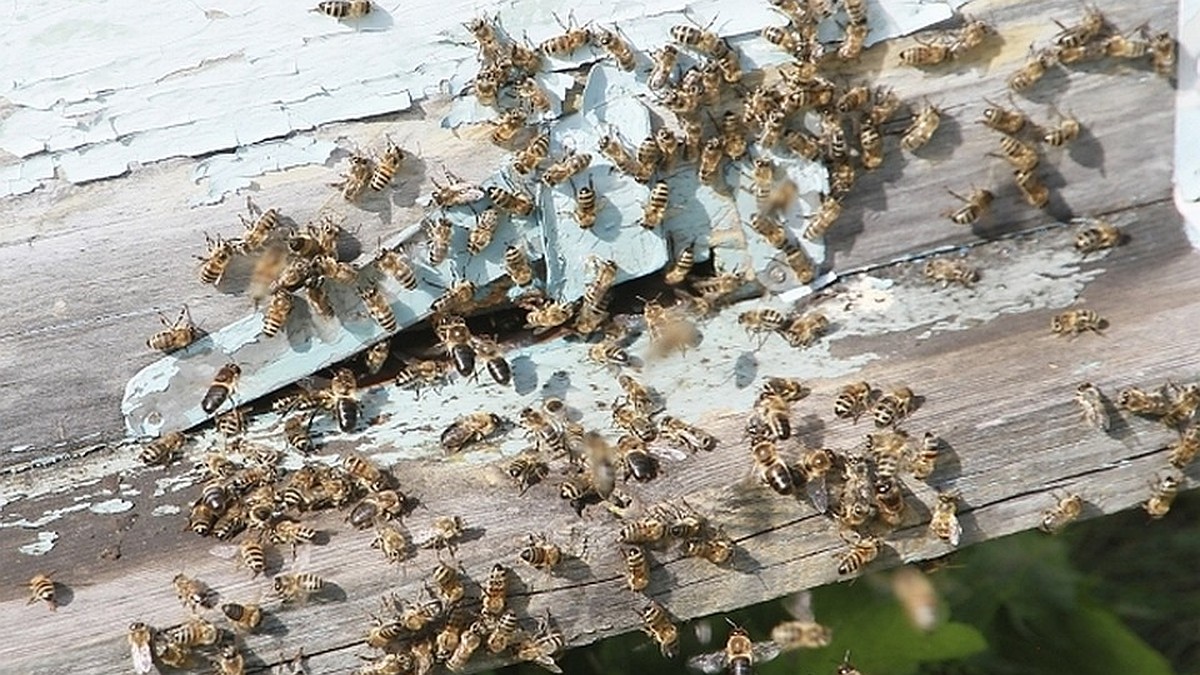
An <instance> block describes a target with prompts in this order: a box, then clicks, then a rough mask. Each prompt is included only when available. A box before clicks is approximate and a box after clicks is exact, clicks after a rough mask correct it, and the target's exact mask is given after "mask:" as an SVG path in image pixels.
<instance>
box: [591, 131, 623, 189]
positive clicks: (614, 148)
mask: <svg viewBox="0 0 1200 675" xmlns="http://www.w3.org/2000/svg"><path fill="white" fill-rule="evenodd" d="M599 146H600V153H601V154H603V155H604V156H605V157H607V158H608V159H609V161H611V162H612V163H613V166H616V167H617V168H618V169H621V170H622V171H629V170H631V168H632V167H633V166H634V162H633V157H631V156H630V155H629V151H628V150H626V149H625V146H624V145H623V144H622V143H621V139H619V138H617V137H616V136H614V135H612V134H607V135H604V136H601V137H600V140H599ZM589 186H590V181H589Z"/></svg>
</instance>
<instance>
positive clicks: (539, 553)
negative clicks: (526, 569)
mask: <svg viewBox="0 0 1200 675" xmlns="http://www.w3.org/2000/svg"><path fill="white" fill-rule="evenodd" d="M518 556H519V557H520V558H521V560H522V561H524V562H525V563H526V564H527V565H529V566H531V567H533V568H535V569H539V570H543V571H548V570H552V569H554V568H555V567H557V566H558V564H559V562H561V561H562V557H563V554H562V549H560V548H559V547H558V545H557V544H551V543H550V542H548V541H547V540H546V535H544V534H539V535H533V534H530V535H527V536H526V542H525V546H524V548H522V549H521V551H520V553H519V554H518Z"/></svg>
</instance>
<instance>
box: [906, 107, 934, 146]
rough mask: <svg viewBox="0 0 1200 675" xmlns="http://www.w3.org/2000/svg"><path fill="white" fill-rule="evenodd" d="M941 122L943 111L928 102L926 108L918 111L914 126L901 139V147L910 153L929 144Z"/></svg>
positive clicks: (914, 118) (910, 126)
mask: <svg viewBox="0 0 1200 675" xmlns="http://www.w3.org/2000/svg"><path fill="white" fill-rule="evenodd" d="M941 121H942V116H941V111H940V110H938V109H937V108H936V107H934V106H933V105H932V104H930V103H929V102H926V103H925V106H924V107H922V108H921V109H920V110H918V111H917V114H916V115H915V116H914V117H913V121H912V124H910V125H909V127H908V129H906V130H905V132H904V136H903V137H901V139H900V147H902V148H904V149H905V150H908V151H909V152H914V151H916V150H918V149H920V148H921V147H923V146H924V145H925V144H926V143H928V142H929V139H930V138H931V137H932V136H933V132H935V131H937V128H938V125H939V124H941Z"/></svg>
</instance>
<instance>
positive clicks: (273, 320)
mask: <svg viewBox="0 0 1200 675" xmlns="http://www.w3.org/2000/svg"><path fill="white" fill-rule="evenodd" d="M292 304H293V302H292V294H291V293H288V292H287V291H283V290H279V291H275V293H273V294H272V295H271V302H270V304H269V305H267V311H266V312H264V313H263V328H262V331H263V335H264V336H266V337H269V338H271V337H275V336H276V335H278V334H279V331H280V330H282V329H283V324H284V323H286V322H287V318H288V315H289V314H291V312H292Z"/></svg>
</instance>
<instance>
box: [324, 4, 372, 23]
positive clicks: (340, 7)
mask: <svg viewBox="0 0 1200 675" xmlns="http://www.w3.org/2000/svg"><path fill="white" fill-rule="evenodd" d="M372 6H373V5H372V4H371V0H324V1H323V2H319V3H317V6H316V8H315V9H313V10H312V11H314V12H320V13H321V14H324V15H326V16H332V17H333V18H335V19H357V18H359V17H364V16H366V15H368V14H370V13H371V8H372Z"/></svg>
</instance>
